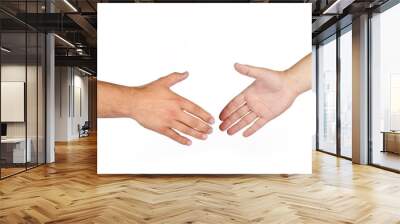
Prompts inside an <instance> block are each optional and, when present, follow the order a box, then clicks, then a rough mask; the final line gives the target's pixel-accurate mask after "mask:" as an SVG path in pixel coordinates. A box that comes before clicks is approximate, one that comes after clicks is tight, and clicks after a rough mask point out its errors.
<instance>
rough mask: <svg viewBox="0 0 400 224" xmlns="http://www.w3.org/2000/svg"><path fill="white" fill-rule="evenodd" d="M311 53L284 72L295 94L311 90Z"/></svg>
mask: <svg viewBox="0 0 400 224" xmlns="http://www.w3.org/2000/svg"><path fill="white" fill-rule="evenodd" d="M311 63H312V61H311V53H310V54H308V55H306V56H304V57H303V58H302V59H301V60H300V61H298V62H297V63H296V64H295V65H293V66H292V67H290V68H289V69H288V70H286V71H285V73H286V75H287V77H288V81H289V82H290V84H291V85H292V86H293V88H294V90H295V91H296V93H297V94H301V93H303V92H305V91H308V90H310V89H311V82H312V80H311V79H312V71H311V68H312V66H311Z"/></svg>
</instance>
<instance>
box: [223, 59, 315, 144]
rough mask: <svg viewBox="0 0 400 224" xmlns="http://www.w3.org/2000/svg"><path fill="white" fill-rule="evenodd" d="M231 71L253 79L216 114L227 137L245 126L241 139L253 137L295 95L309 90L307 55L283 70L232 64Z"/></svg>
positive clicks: (308, 60)
mask: <svg viewBox="0 0 400 224" xmlns="http://www.w3.org/2000/svg"><path fill="white" fill-rule="evenodd" d="M235 69H236V71H237V72H239V73H240V74H242V75H246V76H249V77H251V78H254V79H255V80H254V82H253V83H252V84H250V86H248V87H247V88H246V89H244V90H243V91H242V92H241V93H240V94H239V95H237V96H236V97H235V98H233V99H232V100H231V101H230V102H229V103H228V104H227V105H226V106H225V108H224V109H223V110H222V112H221V113H220V116H219V118H220V120H221V121H222V123H221V125H220V129H221V130H222V131H225V130H227V132H228V134H229V135H233V134H235V133H237V132H238V131H240V130H242V129H243V128H245V127H247V126H249V127H248V128H247V129H246V130H245V131H244V132H243V136H245V137H248V136H250V135H252V134H254V133H255V132H257V131H258V130H259V129H260V128H262V127H263V126H264V125H265V124H267V123H268V122H269V121H271V120H272V119H274V118H276V117H278V116H279V115H280V114H282V113H283V112H284V111H286V110H287V109H288V108H289V107H290V105H291V104H292V103H293V101H294V100H295V99H296V97H297V96H298V95H299V94H301V93H302V92H304V91H306V90H308V89H310V88H311V59H310V56H309V55H308V56H306V57H305V58H303V59H302V61H300V62H299V63H298V64H296V65H295V66H293V67H292V68H290V69H288V70H286V71H274V70H270V69H267V68H260V67H255V66H250V65H242V64H235ZM299 73H302V74H299Z"/></svg>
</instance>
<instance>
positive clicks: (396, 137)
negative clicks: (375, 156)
mask: <svg viewBox="0 0 400 224" xmlns="http://www.w3.org/2000/svg"><path fill="white" fill-rule="evenodd" d="M381 133H382V134H383V150H382V152H393V153H397V154H400V131H382V132H381Z"/></svg>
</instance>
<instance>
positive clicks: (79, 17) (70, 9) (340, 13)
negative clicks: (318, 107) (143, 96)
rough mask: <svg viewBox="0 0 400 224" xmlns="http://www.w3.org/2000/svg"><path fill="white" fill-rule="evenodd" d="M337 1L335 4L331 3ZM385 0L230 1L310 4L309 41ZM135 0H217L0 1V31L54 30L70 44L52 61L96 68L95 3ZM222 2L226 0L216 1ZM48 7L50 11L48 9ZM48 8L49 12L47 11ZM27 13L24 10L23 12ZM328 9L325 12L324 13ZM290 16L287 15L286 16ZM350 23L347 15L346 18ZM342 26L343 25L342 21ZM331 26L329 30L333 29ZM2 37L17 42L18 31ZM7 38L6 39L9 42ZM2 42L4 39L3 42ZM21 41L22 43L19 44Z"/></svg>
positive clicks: (58, 40) (60, 46) (60, 48)
mask: <svg viewBox="0 0 400 224" xmlns="http://www.w3.org/2000/svg"><path fill="white" fill-rule="evenodd" d="M336 1H338V3H335V2H336ZM386 1H387V0H252V1H231V2H254V3H262V2H268V3H312V12H313V16H312V23H313V29H312V30H313V33H312V35H313V42H314V43H315V42H316V41H320V39H323V38H325V37H326V36H327V35H330V33H329V32H328V31H329V28H331V30H332V27H333V26H334V25H335V24H336V22H337V21H338V20H340V19H343V18H345V17H346V16H347V17H349V16H350V17H351V16H355V15H357V14H359V13H361V12H364V11H365V10H369V9H373V8H374V7H377V6H379V5H381V4H383V3H385V2H386ZM117 2H119V3H121V2H124V3H126V2H128V3H137V2H163V3H167V2H218V1H212V0H202V1H195V0H194V1H193V0H192V1H185V0H180V1H168V0H164V1H163V0H158V1H157V0H153V1H150V0H47V3H48V4H47V7H46V0H1V2H0V24H1V28H2V32H5V33H18V32H21V31H24V30H25V29H26V28H30V30H36V31H39V32H45V31H46V32H55V33H56V34H58V36H59V37H61V38H62V39H64V40H67V42H69V43H72V44H73V45H74V47H71V45H70V44H68V43H66V42H65V41H63V40H62V39H61V38H56V63H57V64H58V65H74V66H87V68H88V69H91V70H92V71H94V72H95V71H96V52H97V51H96V48H97V47H96V39H97V38H96V37H97V32H96V29H97V3H117ZM219 2H226V1H219ZM50 9H51V10H50ZM50 11H52V13H49V12H50ZM26 12H27V13H26ZM327 12H329V13H327ZM288 16H290V15H288ZM349 21H350V23H351V18H350V20H349ZM344 25H345V24H344ZM334 31H335V30H334V29H333V30H332V31H330V32H334ZM14 36H16V38H12V34H7V36H6V38H10V39H11V40H13V41H15V42H16V43H15V45H18V43H17V42H18V41H21V40H20V38H19V37H18V34H14ZM11 40H9V41H11ZM3 43H4V42H3ZM20 44H23V43H20Z"/></svg>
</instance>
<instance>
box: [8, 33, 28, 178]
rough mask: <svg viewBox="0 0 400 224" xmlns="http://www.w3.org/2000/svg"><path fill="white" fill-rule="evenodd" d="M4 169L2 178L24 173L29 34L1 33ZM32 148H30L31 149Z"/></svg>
mask: <svg viewBox="0 0 400 224" xmlns="http://www.w3.org/2000/svg"><path fill="white" fill-rule="evenodd" d="M1 45H2V49H6V50H1V54H2V55H1V124H2V139H1V166H2V170H1V173H2V177H5V176H9V175H12V174H14V173H17V172H21V171H23V170H25V166H26V161H27V160H28V161H30V158H31V157H30V153H31V151H29V150H28V151H27V150H26V146H27V144H26V122H25V121H26V120H25V91H26V74H27V73H26V70H27V67H26V34H25V33H22V32H21V33H2V34H1ZM28 148H29V147H28Z"/></svg>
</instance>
